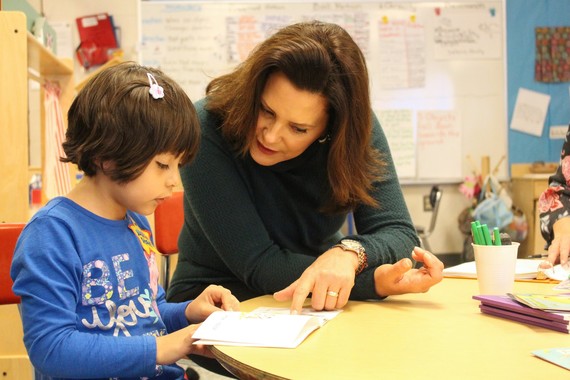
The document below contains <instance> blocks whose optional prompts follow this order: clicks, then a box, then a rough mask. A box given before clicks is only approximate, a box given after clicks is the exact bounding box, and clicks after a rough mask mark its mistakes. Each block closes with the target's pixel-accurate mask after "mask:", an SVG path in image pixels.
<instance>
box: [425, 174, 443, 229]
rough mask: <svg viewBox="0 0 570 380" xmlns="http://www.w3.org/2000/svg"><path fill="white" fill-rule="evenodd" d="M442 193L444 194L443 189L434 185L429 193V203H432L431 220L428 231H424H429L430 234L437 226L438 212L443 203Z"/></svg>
mask: <svg viewBox="0 0 570 380" xmlns="http://www.w3.org/2000/svg"><path fill="white" fill-rule="evenodd" d="M441 195H442V191H441V189H440V188H439V186H437V185H434V186H433V187H432V188H431V191H430V194H429V203H430V205H431V220H430V222H429V227H428V229H427V231H425V232H424V233H427V234H428V235H429V234H431V233H432V232H433V230H434V228H435V222H436V220H437V214H438V211H439V204H440V203H441Z"/></svg>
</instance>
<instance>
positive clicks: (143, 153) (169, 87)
mask: <svg viewBox="0 0 570 380" xmlns="http://www.w3.org/2000/svg"><path fill="white" fill-rule="evenodd" d="M68 118H69V128H68V130H67V132H66V141H65V142H64V143H63V150H64V152H65V155H66V157H65V158H62V161H64V162H71V163H74V164H77V166H78V168H79V169H80V170H82V171H83V172H84V173H85V177H84V179H82V180H81V182H79V183H78V184H77V186H76V187H75V188H74V189H73V190H72V191H71V192H70V193H69V194H67V195H66V196H65V197H57V198H54V199H52V200H50V201H49V202H48V204H47V205H46V206H45V207H43V208H42V209H41V210H40V211H38V212H37V213H36V214H35V215H34V217H33V218H32V219H31V220H30V222H29V223H28V224H27V226H26V228H25V229H24V231H23V232H22V235H21V236H20V239H19V241H18V244H17V246H16V251H15V255H14V261H13V264H12V268H11V277H12V278H13V279H14V287H13V289H14V292H15V293H16V294H18V295H20V296H21V297H22V305H21V306H22V309H21V312H22V321H23V326H24V343H25V345H26V348H27V350H28V354H29V356H30V359H31V361H32V364H33V365H34V367H35V369H36V370H37V371H39V372H41V373H42V374H44V375H47V376H52V377H56V378H121V379H123V378H136V379H139V378H159V379H183V378H184V373H183V370H182V368H180V367H178V366H177V365H176V364H173V363H175V362H176V361H177V360H179V359H181V358H184V357H186V356H187V355H188V354H190V353H192V354H196V353H198V354H204V355H208V352H207V349H206V348H205V347H202V346H196V345H192V343H193V341H194V340H193V339H192V334H193V333H194V331H195V330H196V329H197V327H198V326H197V325H190V326H189V324H190V323H199V322H201V321H203V320H204V319H205V318H206V317H207V316H208V315H209V314H210V313H212V312H213V311H215V310H220V308H222V309H225V310H231V309H233V310H237V309H238V308H239V303H238V301H237V299H236V298H235V297H234V296H232V295H231V293H230V292H229V291H228V290H227V289H225V288H223V287H220V286H210V287H208V288H207V289H206V290H205V291H204V292H203V293H202V294H201V295H200V296H198V297H197V298H196V299H195V300H193V301H191V302H184V303H167V302H166V300H165V295H164V290H163V289H162V288H161V287H160V286H159V285H158V269H157V266H156V262H155V256H156V254H157V251H156V248H155V247H154V244H153V242H152V236H151V232H150V231H151V228H150V225H149V223H148V221H147V219H146V217H145V216H143V215H149V214H152V213H153V212H154V210H155V208H156V206H157V205H158V204H159V203H160V202H161V201H163V200H164V199H165V198H168V197H170V196H171V194H172V190H173V189H174V187H175V186H177V185H178V184H179V180H180V177H179V172H178V167H179V166H180V165H183V164H185V163H187V162H189V161H190V160H192V158H193V157H194V155H195V153H196V150H197V149H198V143H199V139H200V128H199V125H198V120H197V117H196V111H195V109H194V107H193V105H192V103H191V101H190V99H189V98H188V96H187V95H186V94H185V93H184V91H183V90H182V88H180V86H178V85H177V84H176V83H175V82H174V81H172V79H170V78H169V77H167V76H166V75H164V74H163V73H162V72H161V71H159V70H156V69H152V68H148V67H144V66H140V65H138V64H135V63H133V62H125V63H122V64H119V65H116V66H114V67H111V68H108V69H106V70H104V71H102V72H101V73H100V74H98V75H97V76H95V77H94V78H93V79H92V80H91V81H90V82H89V83H88V84H87V85H86V86H85V88H84V89H83V90H82V91H81V92H80V93H79V94H78V95H77V98H76V99H75V100H74V102H73V104H72V105H71V108H70V110H69V113H68ZM167 334H168V335H167Z"/></svg>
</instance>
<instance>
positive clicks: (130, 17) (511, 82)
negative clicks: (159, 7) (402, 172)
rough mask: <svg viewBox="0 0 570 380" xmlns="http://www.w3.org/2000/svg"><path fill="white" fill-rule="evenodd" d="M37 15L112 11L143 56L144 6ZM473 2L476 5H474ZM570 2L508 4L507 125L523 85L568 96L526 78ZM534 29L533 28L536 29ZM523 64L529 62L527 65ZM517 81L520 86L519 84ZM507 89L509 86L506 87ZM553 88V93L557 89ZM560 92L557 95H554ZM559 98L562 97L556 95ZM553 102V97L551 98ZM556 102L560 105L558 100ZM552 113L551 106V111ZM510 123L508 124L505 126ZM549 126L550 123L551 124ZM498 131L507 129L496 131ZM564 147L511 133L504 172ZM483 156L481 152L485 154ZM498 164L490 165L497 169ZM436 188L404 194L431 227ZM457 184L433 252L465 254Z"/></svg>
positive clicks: (102, 5)
mask: <svg viewBox="0 0 570 380" xmlns="http://www.w3.org/2000/svg"><path fill="white" fill-rule="evenodd" d="M29 2H30V3H31V4H32V5H33V6H34V7H36V9H38V10H42V8H41V7H42V6H43V12H44V13H45V15H46V16H47V17H48V19H50V20H55V21H58V22H65V21H67V22H71V23H74V19H75V18H76V17H79V16H83V15H87V14H93V13H98V12H108V13H110V14H112V15H113V16H114V18H115V21H116V24H117V25H119V26H120V27H121V35H122V47H123V48H124V49H125V52H126V58H127V59H132V58H133V57H137V56H138V53H139V51H140V49H139V45H138V41H139V38H140V35H141V32H140V26H139V17H140V1H139V0H125V1H121V2H116V1H112V0H101V1H97V2H93V1H89V0H29ZM474 3H477V2H476V1H475V2H474ZM569 7H570V1H568V0H543V1H535V0H506V20H507V25H506V26H507V62H508V73H507V74H508V115H509V122H510V117H511V116H512V111H513V108H514V100H513V96H515V95H513V94H516V90H517V89H518V87H520V86H525V87H528V88H531V89H535V90H541V91H542V90H544V88H546V89H547V90H548V91H554V90H555V91H559V89H560V88H561V89H562V90H560V91H561V92H562V93H564V91H565V93H566V96H568V84H566V85H561V86H556V85H546V86H541V87H538V88H537V87H533V86H535V85H536V84H535V83H533V80H532V79H529V78H528V76H529V75H531V74H528V73H527V72H528V70H529V69H528V65H529V63H528V62H531V63H530V65H531V67H530V73H532V60H533V57H534V52H533V49H534V44H533V43H530V42H529V41H533V40H534V37H533V36H532V35H529V34H528V31H526V30H527V29H528V28H529V27H531V26H532V25H535V24H536V25H540V24H542V25H554V24H564V23H566V24H567V23H568V14H570V9H569ZM532 28H533V26H532ZM71 29H72V39H73V46H77V44H78V38H77V31H76V28H75V25H72V28H71ZM135 59H136V58H135ZM523 62H525V63H524V64H523ZM87 74H88V73H86V72H85V71H84V70H83V69H82V68H81V67H79V66H78V65H76V78H77V81H79V80H81V79H82V78H84V77H85V75H87ZM517 80H519V81H520V83H519V82H517ZM505 85H506V84H505ZM553 89H554V90H553ZM556 93H558V92H556ZM557 97H558V96H557ZM553 98H554V97H553ZM555 102H557V101H555ZM552 104H558V105H557V106H556V107H555V109H557V110H560V111H561V112H562V113H560V114H559V113H552V114H550V113H549V116H548V118H547V119H548V120H556V123H566V124H567V123H568V121H569V119H570V117H568V115H567V113H564V112H570V111H568V109H569V108H570V107H568V103H566V104H565V105H564V104H562V103H552ZM551 108H552V107H551ZM505 123H507V121H505ZM547 123H550V121H548V122H547ZM496 128H508V126H507V125H505V126H502V127H501V126H497V127H496ZM560 146H561V141H560V140H553V141H550V140H549V139H548V138H547V137H545V136H543V137H541V138H535V137H532V136H527V135H524V134H522V133H520V132H513V131H510V130H509V131H508V151H506V152H505V153H506V154H508V161H505V162H503V163H502V164H501V168H500V170H501V172H503V171H507V172H508V167H509V166H510V165H509V164H510V163H515V162H530V161H534V160H545V161H557V160H558V154H559V150H560ZM482 154H483V152H482ZM473 160H474V162H475V165H477V164H478V163H479V162H480V157H473ZM496 161H497V160H495V161H494V162H492V163H491V166H492V167H494V165H496V164H497V162H496ZM431 185H432V183H429V182H426V183H421V182H419V183H413V184H411V183H406V182H404V185H403V191H404V196H405V199H406V202H407V204H408V208H409V209H410V213H411V215H412V218H413V220H414V222H415V223H416V224H423V225H425V224H427V223H428V222H429V217H430V214H429V213H427V212H424V210H423V196H424V195H426V194H428V193H429V190H430V187H431ZM458 186H459V183H448V184H443V185H441V188H442V189H443V191H444V193H443V199H442V204H441V207H440V215H439V219H438V223H437V225H436V229H435V231H434V233H433V235H432V238H431V239H430V242H431V245H432V247H433V250H434V252H435V253H454V252H461V251H462V249H463V236H462V235H461V234H460V233H459V229H458V227H457V225H458V224H457V217H458V216H459V213H460V212H461V211H462V210H463V209H464V208H465V207H467V206H468V205H469V201H468V200H466V199H465V198H464V197H463V195H461V194H460V193H459V191H458Z"/></svg>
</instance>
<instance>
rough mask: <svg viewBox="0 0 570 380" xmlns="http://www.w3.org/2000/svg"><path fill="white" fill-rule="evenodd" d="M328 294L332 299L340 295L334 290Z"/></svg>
mask: <svg viewBox="0 0 570 380" xmlns="http://www.w3.org/2000/svg"><path fill="white" fill-rule="evenodd" d="M327 294H328V295H329V296H331V297H338V293H337V292H333V291H332V290H329V291H328V292H327Z"/></svg>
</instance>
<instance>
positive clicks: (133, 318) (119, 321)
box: [81, 253, 160, 336]
mask: <svg viewBox="0 0 570 380" xmlns="http://www.w3.org/2000/svg"><path fill="white" fill-rule="evenodd" d="M129 260H130V258H129V254H128V253H122V254H119V255H115V256H113V257H112V258H111V261H112V263H113V269H114V271H115V275H116V277H117V280H118V283H117V284H116V287H117V293H118V298H119V300H121V301H123V300H127V299H129V298H130V300H129V301H128V303H126V304H125V303H121V304H119V305H117V304H116V303H115V301H113V300H112V297H113V295H114V291H113V282H112V281H111V279H110V272H111V271H110V268H109V266H108V265H107V263H105V261H103V260H94V261H91V262H89V263H87V264H85V265H84V266H83V282H82V286H81V292H82V304H83V305H86V306H88V305H91V306H92V307H91V313H92V321H91V322H90V321H88V320H87V319H86V318H83V319H82V320H81V323H82V324H83V325H84V326H85V327H87V328H90V329H95V328H98V329H101V330H110V329H112V328H114V329H115V330H114V331H113V335H114V336H118V335H119V334H120V333H122V334H124V335H125V336H131V334H130V332H129V330H128V328H129V327H130V326H136V325H137V323H138V319H139V318H154V321H153V323H156V322H158V320H159V319H158V316H157V315H156V313H155V311H154V308H153V307H152V301H151V298H152V296H151V295H150V294H149V292H148V290H147V289H145V292H144V293H143V294H140V290H139V287H135V288H133V289H127V288H126V286H125V281H126V280H127V279H129V278H131V277H133V271H132V270H131V269H129V270H122V267H121V263H123V262H128V261H129ZM101 289H102V290H101ZM94 294H101V295H100V296H93V295H94ZM103 304H104V305H105V311H104V312H102V310H101V309H98V308H97V306H98V305H103ZM100 313H102V314H101V315H100ZM102 319H103V320H106V321H107V322H106V323H105V322H103V320H102ZM158 334H160V333H158Z"/></svg>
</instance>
